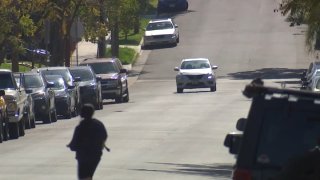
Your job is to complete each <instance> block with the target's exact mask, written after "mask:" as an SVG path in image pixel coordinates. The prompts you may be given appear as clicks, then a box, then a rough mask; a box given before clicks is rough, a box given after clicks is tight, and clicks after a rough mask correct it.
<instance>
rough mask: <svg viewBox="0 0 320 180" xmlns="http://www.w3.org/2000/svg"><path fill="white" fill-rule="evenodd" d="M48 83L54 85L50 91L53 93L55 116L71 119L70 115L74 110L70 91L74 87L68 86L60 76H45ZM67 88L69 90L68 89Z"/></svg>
mask: <svg viewBox="0 0 320 180" xmlns="http://www.w3.org/2000/svg"><path fill="white" fill-rule="evenodd" d="M45 77H46V80H47V81H48V82H52V83H54V86H53V87H52V90H53V91H54V93H55V104H56V108H57V114H58V115H59V116H64V117H65V118H67V119H71V117H72V113H73V112H74V111H75V109H76V104H75V103H76V102H75V101H74V97H73V92H72V89H74V86H68V85H67V83H66V82H65V80H64V79H63V78H62V76H60V75H46V76H45ZM68 88H69V89H68Z"/></svg>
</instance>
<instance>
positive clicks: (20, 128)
mask: <svg viewBox="0 0 320 180" xmlns="http://www.w3.org/2000/svg"><path fill="white" fill-rule="evenodd" d="M0 89H1V90H4V91H5V95H4V99H5V102H6V104H7V115H8V121H9V135H10V139H17V138H19V136H24V135H25V121H26V119H27V118H28V117H29V115H28V114H27V113H28V111H27V110H26V109H27V107H28V102H27V98H28V96H27V93H26V92H25V90H24V88H23V87H22V86H18V85H17V83H16V81H15V78H14V75H13V73H12V71H10V70H7V69H0Z"/></svg>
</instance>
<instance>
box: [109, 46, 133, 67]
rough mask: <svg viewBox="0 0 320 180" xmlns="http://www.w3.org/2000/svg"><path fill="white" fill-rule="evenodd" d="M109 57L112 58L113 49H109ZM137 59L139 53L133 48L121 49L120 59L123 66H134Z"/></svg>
mask: <svg viewBox="0 0 320 180" xmlns="http://www.w3.org/2000/svg"><path fill="white" fill-rule="evenodd" d="M107 57H112V56H111V48H107ZM136 58H137V52H136V51H135V50H134V49H132V48H127V47H120V48H119V59H120V60H121V62H122V64H133V63H134V61H135V60H136Z"/></svg>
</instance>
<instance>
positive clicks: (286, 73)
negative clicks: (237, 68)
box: [220, 68, 305, 80]
mask: <svg viewBox="0 0 320 180" xmlns="http://www.w3.org/2000/svg"><path fill="white" fill-rule="evenodd" d="M303 71H305V69H288V68H262V69H257V70H255V71H243V72H236V73H229V74H228V75H227V76H220V77H221V78H233V79H235V80H246V79H255V78H262V79H296V78H297V79H300V78H301V74H302V72H303Z"/></svg>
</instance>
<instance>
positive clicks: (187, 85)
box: [174, 58, 218, 93]
mask: <svg viewBox="0 0 320 180" xmlns="http://www.w3.org/2000/svg"><path fill="white" fill-rule="evenodd" d="M217 68H218V66H216V65H211V64H210V61H209V59H207V58H193V59H183V60H182V62H181V65H180V68H179V67H175V68H174V70H175V71H179V73H178V74H177V76H176V84H177V93H182V92H183V89H195V88H210V91H216V77H215V74H214V71H213V69H217Z"/></svg>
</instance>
